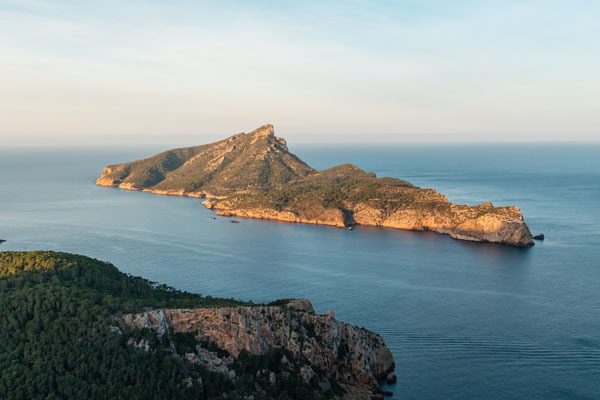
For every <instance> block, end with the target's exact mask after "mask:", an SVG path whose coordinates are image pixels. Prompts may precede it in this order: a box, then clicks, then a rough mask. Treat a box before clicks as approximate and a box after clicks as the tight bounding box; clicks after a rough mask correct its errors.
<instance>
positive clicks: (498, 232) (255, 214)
mask: <svg viewBox="0 0 600 400" xmlns="http://www.w3.org/2000/svg"><path fill="white" fill-rule="evenodd" d="M107 181H108V182H107ZM96 185H98V186H102V187H110V188H114V189H123V190H128V191H137V192H145V193H150V194H154V195H160V196H176V197H190V198H195V199H204V201H202V205H203V206H204V207H206V208H207V209H209V210H212V211H214V212H215V214H216V215H218V216H222V217H238V218H248V219H257V220H269V221H278V222H285V223H298V224H310V225H323V226H331V227H336V228H342V229H343V228H350V227H354V226H371V227H378V228H386V229H400V230H405V231H413V232H434V233H436V234H440V235H447V236H450V237H451V238H453V239H455V240H463V241H469V242H475V243H493V244H501V245H508V246H514V247H522V248H529V247H533V246H534V244H535V243H534V242H533V240H527V238H528V237H530V236H531V234H530V232H529V230H528V228H527V225H525V223H524V222H523V220H522V217H520V218H512V219H511V218H508V219H507V220H506V221H502V220H498V219H493V220H490V218H489V217H487V216H485V215H484V216H483V217H481V218H480V219H483V221H478V220H475V221H471V220H467V221H465V222H466V223H463V224H461V225H459V226H456V227H452V226H451V225H452V224H451V223H450V222H449V221H443V220H442V221H441V220H440V218H439V216H437V215H435V213H434V212H432V213H430V214H429V215H417V214H418V213H417V212H416V210H404V211H400V212H399V213H397V214H396V215H395V216H392V217H389V218H382V217H381V215H377V216H374V215H373V214H380V210H377V209H372V208H369V209H367V207H363V208H362V209H360V210H359V212H358V213H357V212H354V213H352V215H350V216H349V215H347V214H346V213H344V212H342V211H341V210H339V209H335V210H333V209H328V210H323V212H322V213H321V214H319V218H306V217H303V216H301V215H299V214H297V213H294V212H292V211H285V210H282V211H279V210H275V209H272V208H235V207H229V206H228V204H227V196H218V195H214V194H211V193H207V192H204V191H199V192H185V191H183V190H178V191H176V190H157V189H152V188H144V189H138V188H135V187H132V186H130V185H128V184H123V183H118V184H117V183H114V181H112V180H104V179H102V178H98V180H97V181H96ZM449 204H450V207H451V208H456V209H458V210H459V211H461V210H467V209H470V208H472V207H471V206H466V205H456V204H451V203H449ZM479 207H481V208H482V209H484V210H485V209H490V208H493V206H492V205H491V203H484V204H482V205H480V206H479ZM359 208H360V207H359ZM502 209H506V210H508V211H509V212H512V213H514V214H515V215H519V216H520V210H519V209H518V208H517V207H514V206H508V207H502ZM486 218H487V220H486ZM509 230H510V231H512V233H508V236H506V235H507V233H506V232H508V231H509ZM515 234H516V235H517V236H515Z"/></svg>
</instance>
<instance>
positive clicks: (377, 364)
mask: <svg viewBox="0 0 600 400" xmlns="http://www.w3.org/2000/svg"><path fill="white" fill-rule="evenodd" d="M120 320H121V322H122V324H123V325H124V326H125V328H126V329H132V328H137V329H141V328H147V329H150V330H151V331H153V332H155V333H156V335H157V336H158V337H163V336H164V335H172V334H174V333H187V334H190V333H191V334H193V335H194V337H195V339H196V343H197V345H196V348H195V350H194V351H193V352H190V353H187V354H185V358H186V359H187V360H188V361H189V362H193V363H199V364H202V365H204V366H206V367H207V368H209V369H212V370H214V371H217V372H221V373H223V374H225V375H226V376H228V377H230V378H231V379H233V380H235V372H234V369H233V367H232V366H233V365H234V362H235V360H236V359H238V358H239V357H240V355H241V354H242V353H243V352H247V353H250V354H253V355H264V354H267V353H268V352H270V351H272V350H273V349H283V350H285V351H286V352H288V354H289V359H288V358H286V359H285V360H282V361H281V366H280V369H281V373H282V374H284V375H285V374H286V373H287V374H289V373H294V371H296V373H299V374H300V376H301V378H302V379H303V380H304V381H305V382H307V383H309V382H312V383H313V384H316V385H317V386H319V387H322V388H324V389H327V388H331V387H340V388H342V389H343V390H342V392H343V393H342V392H340V393H338V397H341V398H346V399H370V398H372V396H373V395H374V393H376V392H377V391H378V383H379V382H380V381H382V380H383V379H384V378H385V377H386V374H388V373H389V372H391V371H392V370H393V369H394V359H393V356H392V354H391V352H390V351H389V349H388V348H387V347H386V346H385V343H384V341H383V339H382V338H381V337H380V336H379V335H377V334H375V333H372V332H370V331H367V330H366V329H362V328H357V327H354V326H352V325H349V324H346V323H343V322H340V321H337V320H336V319H335V318H334V317H333V315H332V313H328V314H326V315H325V316H320V315H315V314H314V312H313V311H312V306H311V305H310V303H308V301H306V300H303V301H295V302H293V303H291V304H289V305H287V306H260V307H224V308H204V309H161V310H153V311H148V312H144V313H139V314H127V315H123V316H122V317H121V318H120ZM131 344H133V345H137V346H140V347H144V346H146V344H145V343H140V342H132V343H131ZM286 371H287V372H286ZM259 373H260V371H259ZM281 378H282V377H281V376H278V375H277V374H274V375H273V376H272V377H269V380H270V381H272V382H271V383H272V384H276V382H277V380H278V379H281Z"/></svg>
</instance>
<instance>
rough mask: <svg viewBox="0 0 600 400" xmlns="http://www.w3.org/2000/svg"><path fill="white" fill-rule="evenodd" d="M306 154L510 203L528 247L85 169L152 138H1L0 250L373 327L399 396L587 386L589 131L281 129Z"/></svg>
mask: <svg viewBox="0 0 600 400" xmlns="http://www.w3.org/2000/svg"><path fill="white" fill-rule="evenodd" d="M293 147H294V150H295V151H296V153H297V154H298V155H299V156H300V157H301V158H303V159H304V160H306V161H307V162H308V163H309V164H311V165H313V166H315V167H317V168H326V167H329V166H333V165H334V164H337V163H341V162H348V161H352V162H354V163H356V164H358V165H360V166H361V167H363V168H364V169H367V170H369V171H373V172H376V173H377V174H378V175H382V176H394V177H400V178H404V179H407V180H409V181H411V182H412V183H414V184H417V185H419V186H425V187H435V188H437V189H438V190H440V191H442V192H444V193H445V194H447V195H448V196H449V198H450V200H452V201H456V202H461V203H469V204H474V203H478V202H481V201H485V200H491V201H493V202H494V204H498V205H500V204H517V205H519V206H520V207H521V209H522V211H523V213H524V215H525V218H526V221H527V222H528V223H529V225H530V227H531V228H532V231H533V232H534V233H538V232H544V233H545V234H546V237H547V239H546V241H545V242H541V243H538V244H537V245H536V246H535V247H534V248H532V249H528V250H527V249H517V248H510V247H505V246H499V245H489V244H474V243H466V242H460V241H456V240H453V239H451V238H449V237H445V236H441V235H436V234H433V233H414V232H403V231H399V230H385V229H378V228H366V227H358V228H357V229H355V230H354V231H351V232H350V231H346V230H340V229H336V228H330V227H321V226H311V225H294V224H285V223H277V222H264V221H253V220H242V223H240V224H231V223H230V222H229V221H228V219H226V218H217V219H216V220H215V219H213V218H212V216H213V214H212V212H211V211H208V210H206V209H204V207H202V206H201V205H200V202H199V201H198V200H197V199H187V198H176V197H163V196H155V195H150V194H146V193H140V192H126V191H120V190H115V189H107V188H100V187H96V186H95V185H94V179H95V178H96V176H97V175H98V173H99V171H100V170H101V169H102V168H103V167H104V166H105V165H106V164H109V163H113V162H121V161H129V160H132V159H137V158H140V157H143V156H148V155H150V154H153V153H154V152H155V151H157V150H159V149H157V148H142V149H140V148H137V149H131V148H119V149H114V148H113V149H101V148H95V149H92V148H88V149H74V148H71V149H7V148H4V149H0V205H1V206H0V238H3V239H7V240H8V242H6V243H4V244H3V245H2V249H52V250H61V251H71V252H77V253H82V254H86V255H90V256H93V257H97V258H100V259H104V260H108V261H111V262H112V263H114V264H115V265H117V266H118V267H119V268H120V269H121V270H123V271H126V272H128V273H132V274H135V275H141V276H144V277H146V278H148V279H151V280H155V281H160V282H165V283H168V284H170V285H172V286H174V287H177V288H179V289H184V290H190V291H195V292H200V293H204V294H212V295H215V296H224V297H236V298H241V299H247V300H254V301H270V300H273V299H276V298H283V297H308V298H310V299H311V300H312V301H313V303H314V304H315V306H316V308H317V310H318V311H319V312H324V311H325V310H327V309H334V310H335V312H336V316H337V318H339V319H342V320H345V321H348V322H351V323H354V324H357V325H360V326H364V327H366V328H368V329H371V330H374V331H377V332H379V333H381V334H382V335H383V336H384V337H385V340H386V342H387V344H388V346H389V347H390V348H391V349H392V351H393V352H394V356H395V358H396V362H397V369H396V372H397V374H398V383H397V384H396V385H395V386H392V387H390V388H389V390H392V391H393V392H394V398H397V399H436V400H437V399H472V398H485V399H597V398H600V213H599V210H600V207H599V206H600V147H599V146H597V145H544V146H533V145H528V146H515V145H486V146H480V145H452V146H416V145H411V146H379V147H377V146H360V147H358V146H355V147H353V146H342V147H339V146H335V147H334V146H312V145H302V146H293Z"/></svg>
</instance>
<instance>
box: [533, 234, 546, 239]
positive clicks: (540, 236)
mask: <svg viewBox="0 0 600 400" xmlns="http://www.w3.org/2000/svg"><path fill="white" fill-rule="evenodd" d="M533 239H534V240H544V239H545V236H544V234H543V233H540V234H539V235H535V236H534V237H533Z"/></svg>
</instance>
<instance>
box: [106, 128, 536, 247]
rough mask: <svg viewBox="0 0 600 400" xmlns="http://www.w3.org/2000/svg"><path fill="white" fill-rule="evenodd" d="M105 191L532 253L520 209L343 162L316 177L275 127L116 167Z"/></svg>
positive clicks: (108, 172)
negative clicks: (453, 199)
mask: <svg viewBox="0 0 600 400" xmlns="http://www.w3.org/2000/svg"><path fill="white" fill-rule="evenodd" d="M96 183H97V184H98V185H101V186H111V187H119V188H121V189H127V190H143V191H147V192H152V193H156V194H162V195H175V196H192V197H204V198H206V200H205V201H204V202H203V204H204V205H205V206H206V207H208V208H210V209H214V210H216V211H217V213H218V214H219V215H223V216H236V217H246V218H259V219H270V220H277V221H285V222H298V223H308V224H319V225H330V226H336V227H351V226H354V225H371V226H381V227H388V228H397V229H407V230H416V231H432V232H437V233H442V234H447V235H450V236H451V237H453V238H455V239H460V240H469V241H478V242H492V243H502V244H507V245H512V246H521V247H528V246H532V245H533V239H532V237H531V233H530V231H529V228H528V226H527V225H526V224H525V222H524V219H523V216H522V214H521V211H520V210H519V209H518V208H517V207H514V206H508V207H494V205H493V204H492V203H490V202H485V203H482V204H480V205H476V206H468V205H460V204H452V203H450V202H449V201H448V199H447V198H446V197H445V196H444V195H442V194H440V193H438V192H436V191H435V190H433V189H423V188H419V187H416V186H414V185H412V184H410V183H409V182H406V181H403V180H400V179H395V178H378V177H376V176H375V174H372V173H367V172H365V171H362V170H361V169H360V168H358V167H356V166H354V165H351V164H343V165H339V166H337V167H333V168H330V169H328V170H324V171H316V170H314V169H313V168H311V167H310V166H308V165H307V164H306V163H304V162H303V161H301V160H300V159H299V158H298V157H296V156H295V155H293V154H292V153H290V152H289V150H288V148H287V144H286V142H285V140H284V139H282V138H278V137H276V136H275V135H274V130H273V126H272V125H264V126H262V127H260V128H258V129H256V130H255V131H253V132H251V133H248V134H245V133H241V134H238V135H234V136H231V137H230V138H228V139H225V140H222V141H219V142H216V143H212V144H208V145H203V146H196V147H190V148H185V149H175V150H169V151H166V152H163V153H160V154H158V155H156V156H154V157H151V158H148V159H145V160H139V161H134V162H131V163H125V164H117V165H111V166H108V167H106V168H105V169H104V171H103V172H102V174H101V176H100V177H99V178H98V180H97V181H96Z"/></svg>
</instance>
